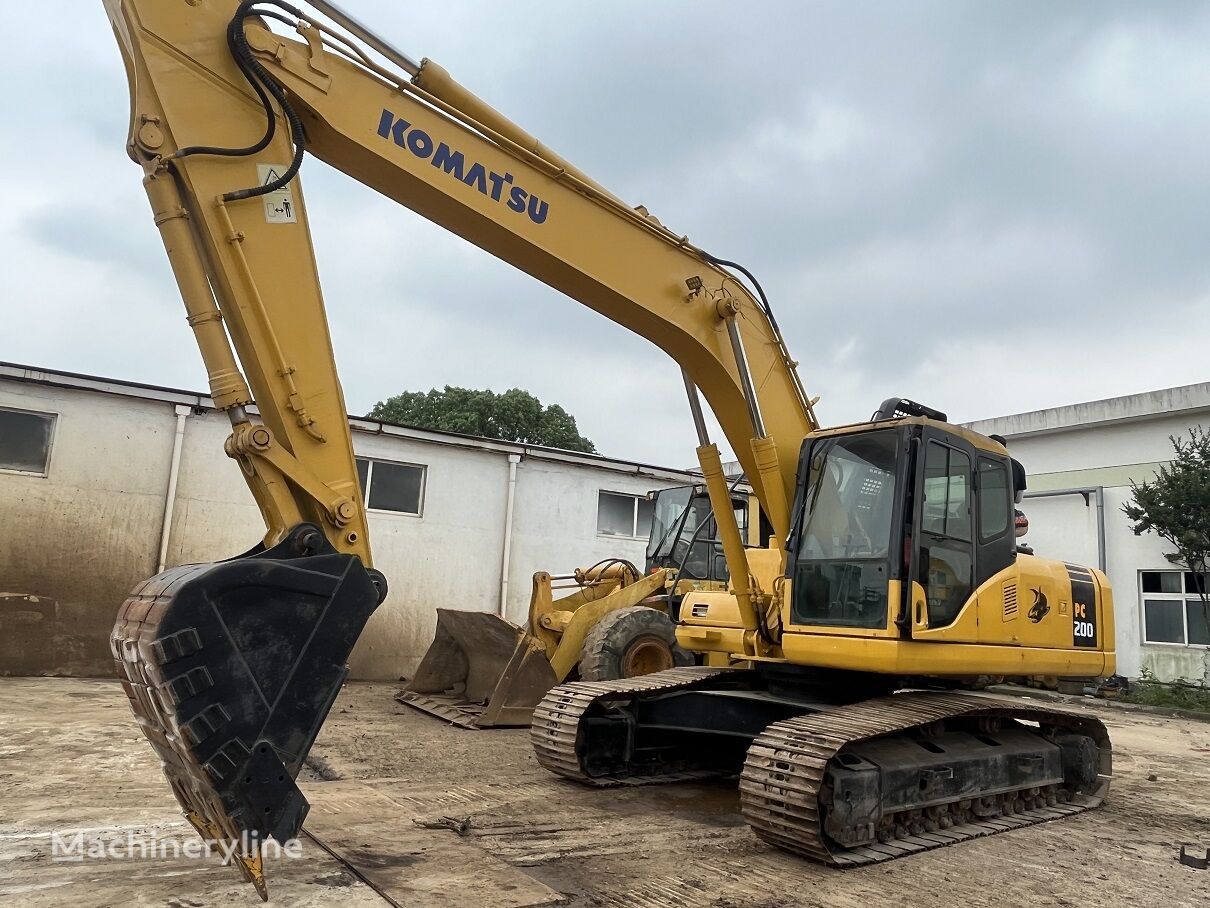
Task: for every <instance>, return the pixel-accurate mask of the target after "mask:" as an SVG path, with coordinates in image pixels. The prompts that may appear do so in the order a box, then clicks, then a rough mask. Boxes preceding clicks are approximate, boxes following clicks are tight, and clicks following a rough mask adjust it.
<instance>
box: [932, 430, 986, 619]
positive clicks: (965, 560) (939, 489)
mask: <svg viewBox="0 0 1210 908" xmlns="http://www.w3.org/2000/svg"><path fill="white" fill-rule="evenodd" d="M923 490H924V501H923V503H922V505H921V520H920V528H921V530H922V538H921V540H920V544H921V546H922V547H923V549H924V550H925V551H926V552H927V567H928V573H927V576H925V577H924V578H922V579H923V581H924V588H925V593H926V597H927V599H928V612H929V627H944V626H946V625H948V624H952V623H953V621H954V619H955V618H957V617H958V612H960V611H961V610H962V606H963V605H964V604H965V603H966V600H967V598H968V597H969V596H970V592H971V581H972V568H973V566H974V557H973V556H974V552H973V546H972V543H971V460H970V457H968V456H967V455H966V454H965V453H963V452H962V451H959V450H957V449H956V448H951V447H949V446H948V445H943V444H940V443H938V442H935V441H930V442H929V443H928V445H927V447H926V449H925V460H924V482H923Z"/></svg>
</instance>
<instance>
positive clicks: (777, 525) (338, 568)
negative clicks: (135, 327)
mask: <svg viewBox="0 0 1210 908" xmlns="http://www.w3.org/2000/svg"><path fill="white" fill-rule="evenodd" d="M104 2H105V5H106V8H107V10H108V12H109V17H110V20H111V22H112V25H113V28H114V32H115V34H116V36H117V39H118V43H119V45H120V47H121V49H122V56H123V59H124V61H125V65H126V69H127V75H128V78H129V83H130V93H131V111H130V133H129V141H128V146H127V147H128V152H129V154H130V156H131V158H132V159H133V160H134V161H135V162H136V163H138V164H139V165H140V166H141V167H142V168H143V171H144V185H145V188H146V191H147V194H148V197H149V199H150V202H151V207H152V211H153V213H154V218H155V222H156V224H157V226H158V228H159V230H160V233H161V237H162V239H163V242H164V246H165V249H166V252H167V254H168V257H169V260H170V262H171V265H172V268H173V272H174V275H175V277H176V280H177V283H178V286H179V288H180V291H181V295H182V297H183V299H184V302H185V307H186V312H187V318H188V322H189V324H190V326H191V327H192V329H193V331H194V334H195V336H196V339H197V342H198V346H199V348H200V350H201V353H202V357H203V360H204V362H205V366H206V369H207V373H208V378H209V382H210V387H211V393H212V395H213V397H214V400H215V402H216V404H217V405H218V406H219V407H220V408H222V409H223V410H224V411H225V412H226V413H227V414H228V415H229V417H230V419H231V423H232V434H231V436H230V438H229V440H228V442H227V445H226V450H227V453H228V454H229V455H230V456H231V457H233V458H234V459H235V460H236V461H237V462H238V463H239V465H240V467H241V469H242V471H243V474H244V477H245V479H246V480H247V482H248V485H249V487H250V488H251V490H252V493H253V496H254V497H255V499H256V502H257V504H258V506H259V508H260V510H261V512H262V514H263V516H264V520H265V524H266V527H267V533H266V535H265V538H264V540H263V542H262V543H261V544H260V545H259V546H258V547H257V548H255V549H254V550H253V551H251V552H249V553H247V554H246V555H245V556H242V557H241V558H237V559H232V560H231V561H227V562H220V563H218V564H215V565H201V566H190V567H187V568H178V569H174V570H173V571H169V572H167V573H166V574H163V575H160V576H159V577H157V578H153V579H152V580H150V581H147V582H146V583H145V584H143V585H141V586H140V587H139V588H138V589H136V591H135V593H134V594H132V596H131V598H130V599H129V600H128V601H127V603H126V604H125V605H124V606H123V609H122V613H121V615H120V617H119V622H118V625H117V627H116V628H115V632H114V638H113V648H114V655H115V658H116V660H117V663H118V666H119V670H120V672H121V674H122V676H123V678H124V679H125V681H126V688H127V693H128V695H129V696H130V699H131V702H132V706H133V708H134V710H135V713H136V716H138V718H139V720H140V722H141V724H142V725H143V727H144V730H145V732H146V733H147V735H148V737H149V738H150V739H151V741H152V743H153V744H154V745H155V747H156V749H157V752H159V754H160V756H161V759H162V761H163V762H164V766H165V772H166V774H167V775H168V778H169V781H170V782H171V783H172V786H173V789H174V791H175V792H176V794H177V796H178V799H179V800H180V801H181V803H182V805H183V806H184V807H185V810H186V815H187V816H188V817H189V818H190V820H191V821H192V822H194V825H195V826H197V828H198V829H199V831H200V832H201V833H202V834H203V835H205V836H207V837H210V838H214V839H226V840H231V839H241V838H243V839H245V841H244V847H243V848H242V849H241V850H240V852H239V853H240V854H241V855H242V858H241V866H242V867H243V869H244V871H245V873H246V874H247V876H248V877H249V879H251V880H252V881H253V882H255V883H256V884H257V887H258V889H259V890H260V891H261V893H262V895H264V883H263V876H262V870H261V867H260V863H259V851H258V849H257V846H256V842H255V841H252V842H251V843H249V842H247V841H246V839H247V834H248V833H249V832H251V833H254V834H255V835H257V836H260V837H261V838H262V839H263V837H266V836H269V835H272V836H274V837H275V838H278V839H281V838H287V837H290V836H292V835H294V834H295V833H297V831H298V828H299V827H300V826H301V823H302V820H303V818H304V817H305V813H306V801H305V799H304V798H303V797H302V795H301V793H299V792H298V790H297V788H296V787H295V786H294V785H293V782H292V780H293V778H294V776H295V775H296V774H297V772H298V769H299V768H300V766H301V764H302V761H303V759H304V758H305V756H306V752H307V750H308V749H309V748H310V745H311V743H312V741H313V740H314V737H315V734H316V733H317V732H318V729H319V726H320V724H322V721H323V718H324V717H325V716H326V714H327V711H328V708H329V707H330V705H331V702H332V699H333V698H334V697H335V695H336V691H337V690H338V689H339V685H340V682H341V681H342V680H343V677H344V674H343V672H344V663H345V661H346V660H347V657H348V653H349V650H351V647H352V645H353V643H354V642H355V640H356V638H357V635H358V634H359V633H360V631H361V629H362V627H363V626H364V624H365V621H366V620H368V618H369V615H370V614H371V613H372V611H373V609H374V607H375V606H376V605H377V604H378V602H380V601H381V599H382V598H383V597H384V596H385V591H386V587H385V581H384V579H383V578H382V577H381V575H379V574H377V573H376V572H374V571H373V570H372V568H371V557H370V546H369V533H368V527H367V525H366V516H365V512H364V508H363V506H362V496H361V495H360V493H359V491H358V483H357V473H356V469H355V463H354V460H353V453H352V446H351V439H350V430H349V427H348V422H347V418H346V412H347V411H346V408H345V404H344V399H343V396H342V392H341V388H340V383H339V380H338V377H337V374H336V368H335V364H334V361H333V354H332V347H331V340H330V336H329V333H328V327H327V321H326V317H325V313H324V304H323V299H322V295H321V292H320V285H319V279H318V274H317V269H316V265H315V259H314V253H313V249H312V244H311V239H310V234H309V230H308V226H307V211H306V204H305V200H304V198H303V192H302V187H301V185H300V180H299V178H298V172H299V168H300V165H302V163H303V160H304V157H305V154H306V153H310V154H311V155H313V156H315V157H317V158H319V159H321V160H324V161H326V162H327V163H328V164H330V165H332V166H333V167H335V168H337V169H338V170H341V171H343V172H344V173H346V174H348V175H349V176H351V177H352V178H353V179H355V180H357V181H358V182H360V183H364V184H365V185H367V186H370V187H372V188H374V189H376V190H378V191H379V192H381V193H382V194H384V195H386V196H388V197H390V198H392V199H394V200H395V201H397V202H399V203H400V204H402V205H404V206H406V207H408V208H410V209H412V210H413V211H415V212H417V213H419V214H421V215H422V216H424V217H425V218H427V219H429V220H431V221H433V222H434V223H436V224H439V225H440V226H442V227H444V228H446V229H448V230H450V231H452V232H453V233H456V234H458V235H459V236H462V237H464V238H465V239H467V240H469V241H470V242H472V243H474V244H475V245H477V246H479V247H480V248H482V249H484V250H485V251H487V252H489V253H491V254H492V255H494V256H496V257H498V258H500V259H503V260H505V261H507V262H510V263H511V264H513V265H514V266H516V267H518V268H520V269H521V270H523V271H525V272H526V273H528V274H531V275H533V276H534V277H536V278H537V279H539V280H541V281H543V282H544V283H546V284H548V285H550V286H551V287H554V288H555V289H557V290H560V291H562V292H563V293H564V294H566V295H567V296H569V297H571V298H572V299H574V300H576V301H578V302H580V303H582V304H583V305H585V306H588V307H589V308H592V309H594V310H596V311H597V312H599V313H601V314H602V315H604V316H606V317H607V318H609V319H611V320H612V321H614V322H616V323H618V324H620V325H622V326H624V327H626V328H628V329H630V330H631V331H634V332H636V333H638V334H640V335H642V336H643V337H645V338H647V339H648V340H650V341H651V342H652V343H654V344H656V345H657V346H658V347H660V348H661V349H663V350H664V351H665V352H666V353H668V354H669V355H670V356H671V357H672V358H673V359H674V360H675V361H676V362H677V363H678V364H679V365H680V366H681V368H682V370H683V372H684V375H685V384H686V388H687V390H688V392H689V397H690V403H691V406H692V407H693V410H694V416H695V424H696V426H697V428H698V434H699V457H700V458H701V460H702V464H703V468H704V471H705V473H706V478H707V484H708V485H710V487H711V491H712V494H717V495H718V496H720V497H719V501H720V502H722V503H723V504H722V505H721V506H719V507H716V511H717V512H720V513H722V512H726V513H730V509H729V507H728V506H726V504H725V502H727V501H728V500H729V498H728V497H727V496H726V489H725V485H724V483H723V481H722V472H721V467H720V465H719V455H718V450H717V448H715V447H714V446H713V445H712V444H710V443H709V440H708V438H707V437H706V431H705V423H704V421H703V420H702V418H701V410H700V404H698V391H699V390H700V393H701V394H702V395H703V396H704V397H705V398H706V400H707V402H708V404H709V406H710V408H711V409H712V411H713V412H714V414H715V415H716V417H717V419H718V421H719V424H720V425H721V427H722V429H723V432H724V434H725V435H726V437H727V439H728V440H729V442H730V443H731V446H732V447H733V449H734V451H735V454H736V456H737V457H738V459H739V460H740V462H741V464H742V465H743V467H744V468H745V470H746V472H747V475H748V478H749V481H750V483H751V484H752V486H753V488H754V490H755V493H756V495H757V497H758V498H759V500H760V502H761V504H762V507H763V509H764V511H765V513H766V515H767V516H768V518H769V520H770V522H771V524H772V526H773V528H774V533H775V536H776V537H777V538H780V539H784V538H785V535H786V533H787V530H788V526H789V511H790V503H791V501H792V499H793V493H794V487H795V471H796V466H797V455H798V448H799V445H800V444H801V442H802V439H803V437H804V436H805V435H806V434H807V433H808V432H810V431H811V430H813V429H815V428H817V423H816V420H815V417H814V414H813V412H812V409H811V402H810V401H808V399H807V397H806V395H805V393H804V392H803V389H802V386H801V384H800V382H799V379H798V377H797V374H796V372H795V365H796V364H795V363H794V362H793V361H792V360H791V359H790V356H789V353H788V351H787V349H786V346H785V343H784V341H783V339H782V337H781V335H780V333H779V331H778V329H777V326H776V322H775V320H774V319H773V316H772V312H771V311H770V309H769V307H768V303H767V301H765V300H764V299H763V295H759V298H758V296H757V295H753V293H752V292H750V291H749V289H748V287H747V286H746V285H745V283H744V282H742V281H741V280H740V279H738V278H737V277H736V276H735V274H734V273H733V271H732V270H730V269H729V267H728V263H723V262H720V261H719V260H717V259H714V258H713V257H711V256H710V255H708V254H707V253H705V252H703V251H702V250H701V249H699V248H697V247H695V246H693V245H692V244H691V243H690V242H689V241H688V239H687V238H686V237H684V236H680V235H678V234H676V233H674V232H673V231H670V230H669V229H667V228H666V227H664V226H663V225H662V224H661V223H660V222H659V221H658V220H656V219H655V218H654V217H653V216H651V215H650V214H648V213H647V212H646V211H645V210H644V209H642V208H638V209H635V208H631V207H630V206H628V205H626V204H624V203H623V202H621V201H620V200H618V199H617V198H616V197H615V196H613V195H612V194H611V193H609V192H608V191H607V190H605V189H604V188H602V187H601V186H599V185H597V184H596V183H595V182H593V181H592V180H591V179H590V178H588V177H587V176H585V175H584V174H582V173H580V172H579V171H578V170H577V169H576V168H574V167H573V166H572V165H570V164H569V163H567V162H566V161H564V160H562V159H561V158H560V157H558V156H557V155H555V154H554V153H553V152H551V151H549V150H548V149H547V148H545V147H544V146H543V145H542V144H541V143H540V142H538V141H537V140H536V139H534V138H533V137H532V136H530V135H528V134H527V133H525V132H524V131H523V130H521V129H520V128H519V127H517V126H515V125H514V124H513V123H511V122H510V121H509V120H507V119H506V118H504V117H503V116H502V115H500V114H499V113H497V112H496V111H495V110H493V109H492V108H490V107H488V106H487V105H486V104H484V103H483V102H482V101H480V100H479V99H478V98H476V97H475V96H473V95H472V94H471V93H470V92H468V91H467V90H466V89H464V88H463V87H461V86H460V85H458V83H456V82H455V81H454V80H453V79H451V78H450V76H449V75H448V74H447V73H446V72H445V70H443V69H442V68H441V67H439V66H438V65H437V64H435V63H433V62H432V61H428V60H426V61H424V62H423V63H419V64H417V63H414V62H413V61H412V60H410V59H409V58H407V57H406V56H404V55H403V54H401V53H399V52H398V51H396V50H395V49H394V48H393V47H391V45H389V44H388V43H387V42H386V41H384V40H383V39H381V38H379V37H378V36H376V35H373V34H372V33H370V32H369V31H368V30H366V29H365V28H364V27H362V26H361V25H360V24H358V23H357V22H356V21H355V20H353V19H352V18H351V17H349V16H348V15H346V14H344V13H343V12H342V11H340V10H339V9H337V8H336V7H335V6H334V5H332V4H330V3H326V2H315V3H312V6H313V7H315V8H318V9H321V10H322V11H323V12H324V13H325V14H326V16H325V19H324V20H323V21H321V20H319V19H317V18H315V17H313V16H310V15H308V14H305V13H303V12H302V11H301V10H299V9H297V8H295V7H293V6H291V5H290V4H288V3H283V2H277V0H244V2H237V0H206V2H198V0H186V2H174V3H166V2H163V0H104ZM332 23H335V24H332ZM367 48H369V49H372V50H374V51H376V52H377V54H378V56H371V54H370V52H369V51H368V50H367ZM380 58H385V59H386V60H387V61H388V63H389V65H384V64H382V63H379V62H378V60H379V59H380ZM754 286H755V284H754ZM756 290H757V293H758V294H759V287H756ZM501 304H502V305H507V301H501ZM253 405H254V406H255V411H256V414H258V415H259V419H255V418H254V414H252V413H251V412H250V408H251V407H252V406H253ZM731 530H732V532H731V533H730V535H728V533H727V528H726V527H723V531H724V532H723V542H724V546H725V548H726V551H727V557H728V562H729V564H730V565H731V576H732V577H733V578H735V581H734V582H735V586H736V594H737V598H738V599H739V600H740V604H741V613H742V614H744V615H745V625H746V626H748V627H750V628H754V627H756V623H755V618H754V617H753V614H752V611H753V606H752V604H751V602H750V601H749V597H748V591H747V577H748V573H749V572H748V568H747V564H746V561H745V556H744V553H743V547H742V543H741V542H740V540H739V535H738V531H737V530H735V529H734V527H732V528H731ZM400 579H401V580H402V581H403V582H406V578H400ZM287 630H288V631H289V632H287ZM287 637H288V638H289V639H287ZM246 688H247V689H246Z"/></svg>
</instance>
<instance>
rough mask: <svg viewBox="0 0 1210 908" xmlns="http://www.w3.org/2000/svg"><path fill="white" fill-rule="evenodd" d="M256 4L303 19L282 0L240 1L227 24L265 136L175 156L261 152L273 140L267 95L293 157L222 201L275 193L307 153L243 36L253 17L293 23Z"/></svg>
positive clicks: (294, 117) (292, 117) (276, 88)
mask: <svg viewBox="0 0 1210 908" xmlns="http://www.w3.org/2000/svg"><path fill="white" fill-rule="evenodd" d="M257 4H265V5H269V6H276V7H277V8H278V9H281V10H285V11H286V12H287V13H289V14H291V15H293V16H296V17H298V18H304V17H303V13H302V10H300V9H298V8H297V7H295V6H291V5H290V4H289V3H285V2H283V0H242V2H241V3H240V5H239V6H238V7H237V8H236V11H235V15H234V16H232V18H231V22H230V23H228V25H227V46H228V47H229V48H230V49H231V55H232V56H233V57H234V58H235V64H236V66H238V67H239V70H240V72H242V73H243V74H244V77H245V78H246V79H247V80H248V84H249V85H251V86H252V90H253V91H254V92H256V96H257V98H258V99H259V100H260V102H261V106H262V107H263V108H264V110H265V117H266V119H267V125H266V127H265V134H264V135H263V136H262V137H261V138H260V141H258V142H255V143H254V144H252V145H248V146H245V147H243V148H222V147H218V146H213V145H193V146H189V147H186V148H182V149H180V150H178V151H177V153H176V154H175V155H174V157H177V158H183V157H187V156H189V155H195V154H208V155H220V156H224V157H246V156H248V155H253V154H256V153H257V152H259V151H263V150H264V149H265V148H267V147H268V146H269V143H270V142H272V141H273V137H274V135H275V134H276V129H277V116H276V114H275V113H274V111H273V105H272V102H271V101H270V96H272V98H273V100H274V101H276V102H277V103H278V105H279V106H280V107H281V110H282V113H283V115H284V116H285V118H286V122H287V123H288V124H289V126H290V139H291V142H292V143H293V145H294V157H293V159H292V160H291V162H290V166H289V167H287V168H286V171H285V172H284V173H283V174H281V175H280V176H279V177H278V178H277V179H276V180H271V181H270V182H268V183H266V184H265V185H263V186H250V187H248V188H247V189H237V190H234V191H232V192H228V193H224V195H223V201H225V202H234V201H238V200H239V199H250V198H255V197H256V196H261V195H266V194H268V193H270V192H277V191H278V190H279V189H282V188H283V187H285V186H287V185H288V184H289V182H290V181H291V180H292V179H294V177H295V176H296V175H297V174H298V170H299V168H300V167H301V166H302V160H303V155H304V153H305V152H306V132H305V131H304V129H303V125H302V120H301V119H300V118H299V116H298V114H297V113H296V112H295V111H294V108H293V107H292V106H291V104H290V101H289V99H288V98H287V97H286V93H285V91H284V90H283V89H282V87H281V86H280V85H279V84H278V83H277V81H276V80H274V78H273V77H272V76H271V75H270V74H269V71H268V70H266V69H265V68H264V67H263V66H262V65H261V64H260V62H259V61H258V60H257V59H256V58H255V57H254V56H253V55H252V48H251V47H249V45H248V38H247V35H245V34H244V22H245V20H246V19H247V18H248V17H249V16H252V15H258V16H266V17H268V18H272V19H276V20H278V21H279V22H285V23H286V24H293V23H291V22H290V20H289V19H287V18H286V17H285V16H283V15H281V14H280V13H276V12H273V11H272V10H265V9H256V8H255V7H256V6H257Z"/></svg>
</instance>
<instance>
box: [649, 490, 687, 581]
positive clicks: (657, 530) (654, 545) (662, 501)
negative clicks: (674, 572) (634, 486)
mask: <svg viewBox="0 0 1210 908" xmlns="http://www.w3.org/2000/svg"><path fill="white" fill-rule="evenodd" d="M691 495H693V486H681V487H679V488H675V489H662V490H661V491H660V492H659V493H658V494H657V495H656V499H655V513H654V514H653V515H652V518H651V536H650V538H649V539H648V541H647V560H648V561H649V562H650V561H651V560H652V559H654V558H667V557H669V556H670V555H671V554H672V546H673V544H674V543H675V542H676V540H677V535H678V534H677V526H678V525H679V524H680V522H681V517H683V516H684V514H685V506H686V505H688V504H689V498H690V496H691Z"/></svg>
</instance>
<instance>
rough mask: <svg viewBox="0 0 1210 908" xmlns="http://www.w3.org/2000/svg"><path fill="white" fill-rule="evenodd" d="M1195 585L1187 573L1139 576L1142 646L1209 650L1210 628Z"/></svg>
mask: <svg viewBox="0 0 1210 908" xmlns="http://www.w3.org/2000/svg"><path fill="white" fill-rule="evenodd" d="M1197 581H1198V578H1197V575H1196V574H1193V573H1190V572H1189V571H1140V572H1139V587H1140V589H1141V590H1142V599H1143V642H1144V643H1175V644H1179V645H1184V646H1210V626H1207V622H1206V609H1205V608H1203V606H1202V600H1201V597H1200V596H1199V595H1198V586H1197Z"/></svg>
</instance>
